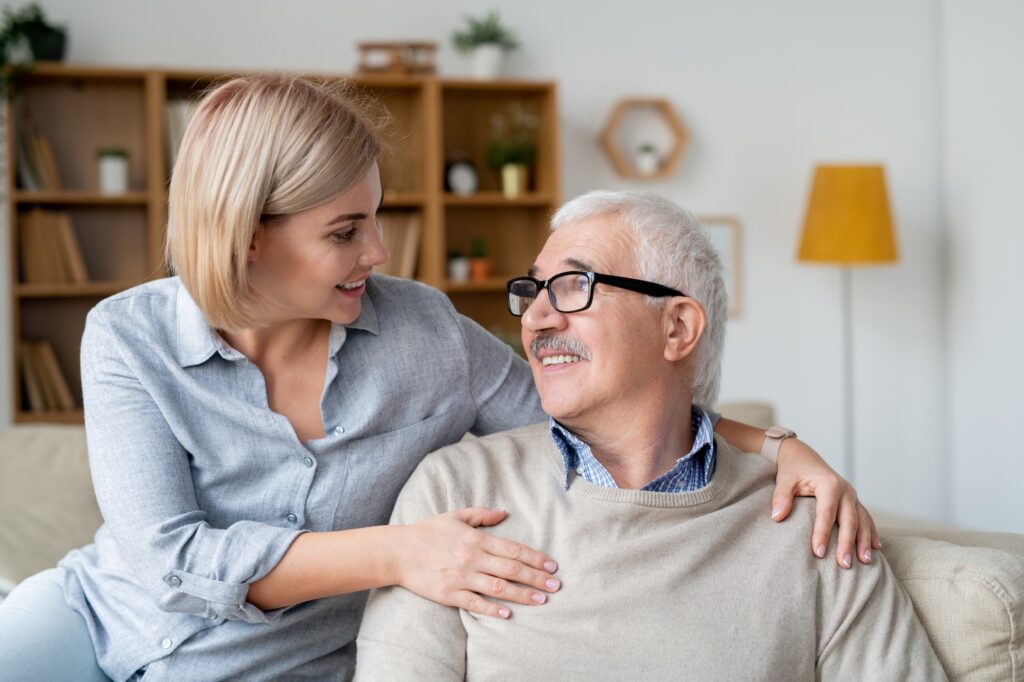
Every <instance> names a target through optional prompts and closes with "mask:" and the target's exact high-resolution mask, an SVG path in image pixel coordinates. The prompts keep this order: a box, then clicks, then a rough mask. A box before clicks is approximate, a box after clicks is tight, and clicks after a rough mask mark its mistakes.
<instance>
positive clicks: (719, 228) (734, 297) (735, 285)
mask: <svg viewBox="0 0 1024 682" xmlns="http://www.w3.org/2000/svg"><path fill="white" fill-rule="evenodd" d="M697 219H698V220H699V221H700V224H701V225H703V226H704V229H705V230H707V233H708V237H709V238H710V239H711V244H712V246H714V247H715V251H717V252H718V256H719V258H721V259H722V277H723V278H724V279H725V290H726V293H728V295H729V317H738V316H739V314H740V311H741V310H742V302H743V293H742V292H743V277H742V272H743V270H742V263H743V261H742V260H741V256H740V254H741V248H740V236H741V234H740V221H739V220H737V219H736V218H733V217H731V216H721V215H714V216H698V218H697Z"/></svg>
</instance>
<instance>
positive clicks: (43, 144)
mask: <svg viewBox="0 0 1024 682" xmlns="http://www.w3.org/2000/svg"><path fill="white" fill-rule="evenodd" d="M16 151H17V156H18V158H17V163H18V183H19V184H20V185H21V187H22V189H26V190H29V191H33V192H36V191H56V190H60V189H63V185H62V184H61V181H60V173H59V172H58V171H57V158H56V157H55V156H54V153H53V145H51V144H50V140H49V139H47V138H46V137H45V136H43V135H40V134H39V132H38V131H36V130H35V129H34V128H33V127H32V126H31V124H29V122H28V121H27V120H23V121H22V122H21V124H20V125H19V126H18V140H17V150H16Z"/></svg>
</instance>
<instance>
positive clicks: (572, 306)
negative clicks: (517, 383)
mask: <svg viewBox="0 0 1024 682" xmlns="http://www.w3.org/2000/svg"><path fill="white" fill-rule="evenodd" d="M595 284H607V285H608V286H613V287H618V288H619V289H627V290H629V291H635V292H637V293H638V294H646V295H647V296H659V297H660V296H686V294H684V293H683V292H681V291H678V290H676V289H673V288H671V287H667V286H664V285H662V284H655V283H654V282H647V281H645V280H642V279H633V278H632V277H616V276H615V275H602V274H601V273H599V272H584V271H582V270H570V271H569V272H560V273H558V274H557V275H555V276H554V277H552V278H551V279H548V280H544V281H542V280H539V279H536V278H534V277H516V278H515V279H510V280H509V281H508V285H507V287H506V289H507V291H508V301H507V302H508V311H509V312H510V313H512V314H513V315H515V316H516V317H522V315H523V313H525V312H526V309H527V308H529V307H530V304H531V303H533V302H534V301H535V300H536V299H537V296H539V295H540V290H541V289H547V290H548V300H549V301H551V307H553V308H554V309H555V310H557V311H558V312H560V313H578V312H579V311H581V310H586V309H587V308H589V307H590V304H591V303H593V302H594V285H595Z"/></svg>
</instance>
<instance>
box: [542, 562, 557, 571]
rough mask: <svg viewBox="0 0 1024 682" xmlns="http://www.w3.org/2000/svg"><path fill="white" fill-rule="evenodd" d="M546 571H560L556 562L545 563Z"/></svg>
mask: <svg viewBox="0 0 1024 682" xmlns="http://www.w3.org/2000/svg"><path fill="white" fill-rule="evenodd" d="M544 570H545V571H547V572H548V573H554V572H555V571H557V570H558V564H556V563H555V562H554V561H545V562H544Z"/></svg>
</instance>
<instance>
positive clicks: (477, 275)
mask: <svg viewBox="0 0 1024 682" xmlns="http://www.w3.org/2000/svg"><path fill="white" fill-rule="evenodd" d="M490 276H491V259H490V258H470V259H469V278H470V279H471V280H473V281H474V282H480V281H483V280H485V279H487V278H488V277H490Z"/></svg>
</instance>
